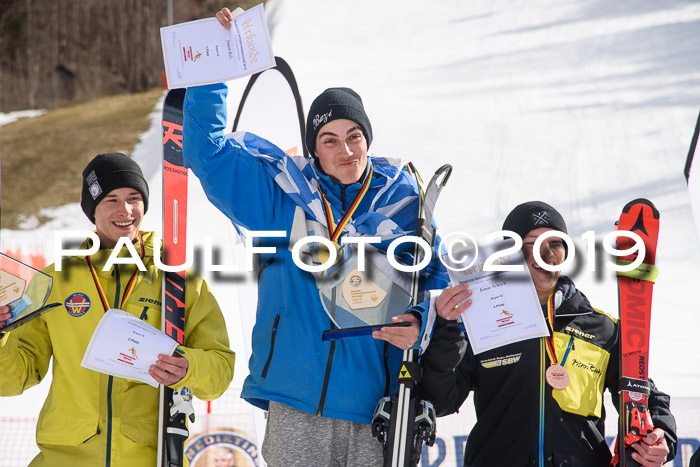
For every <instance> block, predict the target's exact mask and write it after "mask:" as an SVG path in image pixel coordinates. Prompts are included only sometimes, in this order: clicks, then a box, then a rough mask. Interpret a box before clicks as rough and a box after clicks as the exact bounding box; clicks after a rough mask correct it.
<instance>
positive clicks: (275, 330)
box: [262, 313, 280, 378]
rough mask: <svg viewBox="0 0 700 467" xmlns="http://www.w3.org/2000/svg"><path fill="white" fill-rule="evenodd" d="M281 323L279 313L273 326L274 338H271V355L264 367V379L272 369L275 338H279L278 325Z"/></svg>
mask: <svg viewBox="0 0 700 467" xmlns="http://www.w3.org/2000/svg"><path fill="white" fill-rule="evenodd" d="M279 322H280V315H279V313H277V314H276V315H275V322H274V323H273V324H272V337H270V355H268V356H267V361H266V362H265V366H264V367H263V371H262V377H263V378H265V377H266V376H267V369H268V368H269V367H270V362H271V361H272V353H273V352H274V351H275V338H276V337H277V325H278V324H279Z"/></svg>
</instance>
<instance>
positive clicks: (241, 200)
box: [183, 84, 447, 423]
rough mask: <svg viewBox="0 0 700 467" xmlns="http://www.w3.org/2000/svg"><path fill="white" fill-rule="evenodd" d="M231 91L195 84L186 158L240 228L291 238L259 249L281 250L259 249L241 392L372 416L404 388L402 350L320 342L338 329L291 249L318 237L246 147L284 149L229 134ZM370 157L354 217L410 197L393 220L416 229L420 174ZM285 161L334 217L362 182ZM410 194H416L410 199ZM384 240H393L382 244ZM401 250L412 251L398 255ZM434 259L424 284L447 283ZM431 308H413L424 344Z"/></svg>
mask: <svg viewBox="0 0 700 467" xmlns="http://www.w3.org/2000/svg"><path fill="white" fill-rule="evenodd" d="M227 92H228V88H227V87H226V85H224V84H216V85H208V86H201V87H192V88H189V89H188V90H187V95H186V98H185V103H184V128H183V135H184V137H183V154H184V159H185V165H186V166H187V167H189V168H191V169H192V170H193V171H194V173H195V175H196V176H197V177H198V178H199V179H200V181H201V183H202V186H203V188H204V191H205V192H206V194H207V196H208V198H209V200H210V201H211V202H212V203H213V204H214V205H215V206H216V207H218V209H220V210H221V211H222V212H223V213H224V214H225V215H226V216H227V217H228V218H229V219H231V221H232V222H233V223H234V225H236V226H237V227H242V228H244V229H246V230H248V231H271V230H277V231H285V237H279V238H257V239H256V242H257V243H256V246H259V247H275V252H274V253H264V254H260V255H259V256H258V271H257V273H258V306H257V314H256V323H255V326H254V329H253V335H252V355H251V357H250V360H249V370H250V374H249V376H248V377H247V378H246V380H245V383H244V386H243V391H242V397H243V398H245V399H246V400H247V401H248V402H250V403H252V404H253V405H255V406H257V407H260V408H263V409H267V408H268V403H269V401H276V402H280V403H283V404H286V405H288V406H291V407H293V408H296V409H299V410H302V411H305V412H308V413H312V414H316V415H319V416H324V417H331V418H337V419H341V420H349V421H353V422H361V423H371V420H372V414H373V411H374V409H375V407H376V405H377V402H378V401H379V399H381V398H382V397H384V396H388V395H393V394H395V393H396V391H397V389H398V381H397V376H398V371H399V364H400V361H401V357H402V351H401V349H399V348H397V347H394V346H392V345H390V344H387V343H385V342H384V341H381V340H376V339H374V338H372V337H371V336H362V337H353V338H348V339H341V340H336V341H330V342H329V341H323V340H322V333H323V332H324V331H326V330H328V329H331V328H332V327H333V325H332V322H331V320H330V318H329V317H328V315H327V314H326V312H325V311H324V308H323V306H322V303H321V300H320V298H319V290H318V288H317V286H316V282H315V279H314V276H313V275H312V274H311V273H309V272H306V271H304V270H302V269H300V268H299V267H297V265H296V264H295V263H294V262H293V260H292V252H291V250H292V240H293V232H299V231H302V232H303V233H304V234H305V235H314V232H313V229H310V227H309V225H310V224H309V221H310V220H312V218H313V216H312V215H311V214H310V213H309V211H308V209H305V206H302V205H300V203H299V201H298V199H297V198H295V197H294V196H292V195H290V193H288V190H287V191H285V190H284V189H283V188H282V187H281V186H280V184H278V183H277V182H276V181H275V178H276V177H275V176H274V175H271V173H270V171H269V170H268V169H269V167H268V168H267V169H266V167H265V164H266V162H265V161H264V160H263V159H265V158H266V157H260V156H259V155H258V156H256V155H254V154H253V153H252V151H251V150H250V149H248V146H247V144H248V143H250V145H255V147H256V148H257V149H258V150H260V151H262V152H264V153H274V154H277V155H279V154H280V153H281V150H280V149H279V148H277V147H276V146H274V145H273V144H272V143H269V142H268V141H265V140H263V139H261V138H258V137H257V136H255V135H252V134H250V133H245V134H242V133H241V134H235V135H237V136H235V137H234V138H226V137H225V136H224V129H225V126H226V119H227V116H226V95H227ZM368 158H369V162H368V164H372V167H373V176H372V180H371V183H370V187H369V191H368V192H367V194H366V195H365V196H364V198H362V201H361V203H360V205H359V207H358V209H357V210H356V211H355V214H354V215H353V222H355V221H356V220H357V221H358V225H357V226H356V227H357V229H358V231H360V230H362V228H363V225H364V226H365V227H366V225H367V224H362V223H361V222H360V221H361V220H362V219H365V218H367V216H369V215H370V214H371V213H370V214H368V213H369V212H370V211H372V212H375V211H377V210H378V209H380V208H382V207H384V208H386V209H387V210H386V211H385V212H390V211H389V208H391V206H378V205H377V204H382V202H385V200H387V199H389V200H393V201H397V202H399V201H400V200H403V201H406V200H410V202H409V201H406V202H405V203H404V204H405V206H403V207H397V208H396V209H395V210H393V211H391V213H390V214H388V218H389V219H390V220H392V221H394V222H396V224H397V225H398V230H402V231H403V232H404V233H405V234H408V235H415V230H416V219H417V214H418V197H417V193H418V190H417V187H416V182H415V180H414V178H413V177H412V176H411V175H410V174H409V172H408V170H407V169H406V168H400V169H397V168H396V165H391V164H389V163H387V160H386V159H384V158H378V157H372V156H368ZM278 159H279V160H278V161H281V163H282V164H286V165H288V166H294V167H296V168H298V169H300V170H301V172H303V173H304V174H306V176H307V177H308V178H310V179H315V180H316V181H317V182H318V185H319V186H320V187H321V189H322V190H323V193H324V194H325V196H326V198H327V200H328V202H329V203H330V205H331V208H332V211H333V215H334V218H335V219H339V218H340V217H342V215H343V214H344V213H345V211H346V210H347V208H348V207H349V204H350V203H351V202H352V201H353V200H354V198H355V195H356V194H357V192H358V190H359V189H360V187H361V184H362V182H363V181H364V180H360V182H358V183H354V184H350V185H342V184H340V183H337V182H334V181H333V180H332V179H331V178H330V177H328V176H326V175H324V174H321V173H318V172H317V171H316V170H315V168H314V167H313V163H312V162H310V161H307V160H305V159H303V158H297V159H296V160H295V162H294V163H290V162H289V161H290V158H288V157H286V156H284V155H283V153H282V156H279V157H278ZM294 167H292V168H293V169H294ZM294 170H296V169H294ZM366 176H367V175H366V174H365V177H366ZM390 180H392V183H393V184H390V183H389V181H390ZM313 183H315V182H313ZM388 185H389V186H390V190H387V186H388ZM392 190H393V191H394V192H395V193H394V194H393V195H392V194H390V195H389V196H388V198H387V193H386V192H387V191H392ZM302 191H303V190H302ZM406 193H409V194H410V195H411V196H408V197H407V196H404V194H406ZM392 196H393V198H392ZM392 206H393V205H392ZM396 211H398V212H396ZM316 220H317V219H316ZM353 228H354V227H353ZM316 234H318V233H316ZM387 243H388V242H387ZM405 245H411V246H412V244H405ZM382 246H383V247H385V246H386V245H384V242H383V243H382ZM384 251H386V250H384ZM397 251H399V250H397ZM401 256H404V257H405V256H406V253H405V252H404V253H401V252H399V253H398V254H397V257H399V258H400V257H401ZM432 258H433V259H432V261H431V263H430V264H429V265H428V266H427V268H425V270H424V271H425V272H426V274H424V276H426V279H425V287H426V289H442V288H444V287H445V286H446V285H447V274H446V273H445V270H444V268H443V267H442V265H441V264H440V262H439V260H438V258H437V254H435V251H433V256H432ZM406 261H410V258H407V259H406ZM407 264H410V263H407ZM428 308H429V307H428V303H427V302H424V303H422V304H421V305H419V306H417V307H414V309H412V310H411V312H414V313H416V314H419V315H420V317H421V322H422V327H423V329H422V333H421V337H420V338H419V341H418V343H419V344H420V343H423V344H425V343H426V342H427V341H428V340H429V335H430V333H431V331H432V324H433V323H432V320H431V319H429V317H428ZM242 312H243V313H245V312H247V310H242Z"/></svg>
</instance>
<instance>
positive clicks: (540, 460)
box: [537, 337, 546, 467]
mask: <svg viewBox="0 0 700 467" xmlns="http://www.w3.org/2000/svg"><path fill="white" fill-rule="evenodd" d="M544 340H545V338H544V337H542V338H540V377H539V379H540V424H539V430H538V434H537V465H538V466H539V467H544V416H545V414H544V396H545V390H546V388H545V385H544V372H545V364H546V362H545V351H544V346H545V342H544Z"/></svg>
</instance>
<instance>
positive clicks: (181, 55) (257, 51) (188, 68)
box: [160, 4, 275, 89]
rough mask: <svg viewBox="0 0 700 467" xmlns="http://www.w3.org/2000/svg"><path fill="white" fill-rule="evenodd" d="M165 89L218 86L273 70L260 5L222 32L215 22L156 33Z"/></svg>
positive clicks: (169, 27)
mask: <svg viewBox="0 0 700 467" xmlns="http://www.w3.org/2000/svg"><path fill="white" fill-rule="evenodd" d="M160 38H161V45H162V47H163V60H164V62H165V74H166V77H167V81H168V89H173V88H185V87H189V86H201V85H204V84H212V83H221V82H223V81H228V80H232V79H236V78H240V77H242V76H248V75H252V74H254V73H257V72H259V71H263V70H266V69H268V68H272V67H273V66H275V57H274V54H273V53H272V46H271V42H270V33H269V31H268V29H267V23H266V22H265V11H264V9H263V5H262V4H260V5H257V6H255V7H253V8H251V9H250V10H248V11H245V12H243V13H241V14H240V15H238V16H236V17H235V18H234V19H233V20H232V21H231V28H230V29H226V28H224V27H223V26H221V24H220V23H219V20H217V19H216V18H207V19H201V20H196V21H190V22H188V23H182V24H176V25H173V26H166V27H163V28H161V29H160Z"/></svg>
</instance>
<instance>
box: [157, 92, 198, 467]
mask: <svg viewBox="0 0 700 467" xmlns="http://www.w3.org/2000/svg"><path fill="white" fill-rule="evenodd" d="M184 99H185V89H173V90H171V91H169V92H168V94H167V95H166V96H165V102H164V103H163V264H165V265H167V266H176V265H184V264H185V262H186V255H187V169H186V168H185V167H184V163H183V158H182V119H183V116H182V103H183V101H184ZM185 282H186V277H185V269H184V268H183V269H182V270H181V271H177V272H169V271H163V288H162V296H163V300H162V311H161V325H162V331H163V332H164V333H166V334H167V335H168V336H170V337H172V338H173V339H175V340H176V341H177V342H178V344H184V343H185ZM191 400H192V392H191V390H190V389H189V388H183V389H181V390H179V391H177V392H175V391H173V390H172V389H170V388H167V387H164V386H162V385H161V386H160V407H159V422H158V435H159V436H158V466H167V467H181V466H182V465H183V459H184V455H183V448H184V442H185V440H186V439H187V437H188V436H189V432H188V430H187V420H186V419H187V416H189V417H190V419H191V420H192V421H194V411H193V410H192V402H191Z"/></svg>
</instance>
